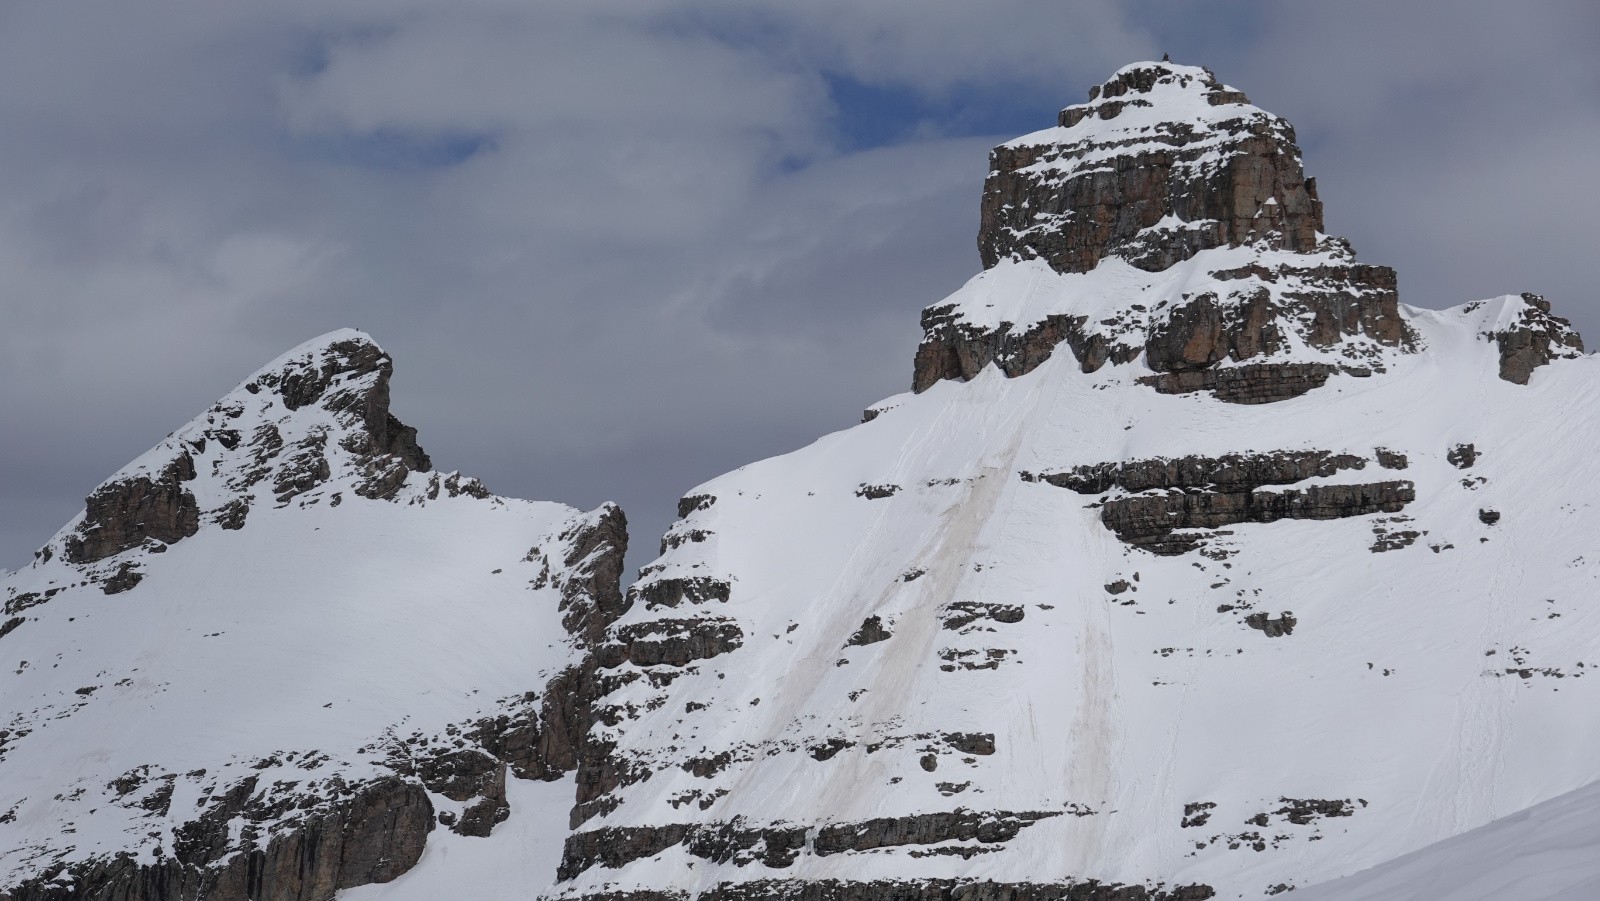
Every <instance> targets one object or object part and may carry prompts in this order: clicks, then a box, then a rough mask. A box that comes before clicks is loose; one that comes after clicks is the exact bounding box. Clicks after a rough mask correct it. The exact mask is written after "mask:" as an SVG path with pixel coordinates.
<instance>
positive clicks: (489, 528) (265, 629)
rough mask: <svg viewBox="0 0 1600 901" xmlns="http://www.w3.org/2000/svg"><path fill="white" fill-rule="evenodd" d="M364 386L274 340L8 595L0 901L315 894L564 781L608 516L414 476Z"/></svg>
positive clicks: (603, 609) (284, 898)
mask: <svg viewBox="0 0 1600 901" xmlns="http://www.w3.org/2000/svg"><path fill="white" fill-rule="evenodd" d="M391 371H392V364H391V362H390V359H389V357H388V355H387V354H385V353H384V352H383V351H382V349H381V348H379V347H378V346H377V345H376V344H375V343H373V342H372V341H371V340H370V339H369V338H367V337H366V336H365V335H362V334H360V333H358V332H351V331H343V332H335V333H333V334H331V335H327V336H324V337H322V338H320V339H318V340H316V341H313V342H310V343H308V344H306V345H304V346H302V347H300V348H297V349H296V350H294V351H291V352H290V353H288V354H286V355H284V356H283V357H281V358H279V359H278V360H276V361H274V362H272V363H270V364H268V365H267V366H266V367H264V368H263V369H261V370H260V371H259V372H257V373H256V374H255V375H253V376H251V377H250V378H249V379H248V380H246V381H245V382H244V383H243V384H241V385H240V386H239V387H238V388H237V389H236V390H234V391H232V392H230V393H229V394H228V395H227V396H226V397H224V398H223V399H222V400H220V401H218V402H217V403H216V404H215V405H214V406H213V407H211V408H210V409H209V410H207V411H206V412H205V413H203V414H202V415H201V416H199V417H197V418H196V419H195V420H194V421H193V422H191V423H189V424H188V425H186V426H184V427H183V428H181V429H179V430H177V431H176V432H174V433H173V434H172V435H171V436H169V437H168V438H167V439H166V440H164V441H163V442H162V443H161V444H160V445H158V446H157V447H155V448H153V449H152V450H151V451H150V452H148V453H147V454H145V455H143V456H142V457H140V458H139V459H138V460H136V461H134V462H133V463H131V464H129V465H128V466H127V467H125V468H124V469H123V470H122V471H120V472H118V473H116V474H115V475H113V476H112V477H111V478H110V479H108V480H107V481H106V482H105V483H104V484H102V485H101V486H100V487H99V488H97V489H95V491H94V492H93V493H92V494H90V495H89V497H88V499H87V502H86V505H85V511H84V513H83V514H82V515H81V516H79V517H78V518H77V519H76V520H74V522H72V523H70V524H69V525H68V526H67V527H66V528H64V529H63V530H62V531H61V532H60V533H59V534H58V535H57V536H56V537H55V538H54V539H52V540H51V541H50V543H48V544H47V545H46V546H45V547H44V548H43V549H41V550H40V551H39V553H38V554H37V555H36V559H35V562H34V564H33V565H32V566H31V567H28V568H26V569H24V570H22V571H20V572H18V573H14V574H11V575H10V576H9V577H8V578H7V579H6V581H5V584H4V586H3V589H0V591H3V595H0V597H3V600H4V604H5V614H6V617H7V618H6V620H5V623H6V628H5V632H4V634H3V636H0V640H3V644H0V651H4V652H5V653H6V655H7V656H6V659H7V662H8V669H7V670H6V672H4V673H0V698H3V700H4V703H5V707H4V718H5V721H4V722H3V723H0V785H3V786H4V788H3V790H0V898H5V899H14V901H45V899H50V901H56V899H66V898H73V899H91V901H94V899H100V901H112V899H115V901H155V899H168V898H206V899H212V901H244V899H247V898H248V899H253V901H291V899H292V901H329V899H332V898H333V897H334V896H335V894H336V893H337V892H339V891H341V890H344V889H349V888H352V887H355V886H361V885H366V884H372V883H387V882H390V881H391V880H394V879H395V878H397V877H399V876H400V875H402V874H404V873H405V872H407V871H408V870H410V869H411V868H412V867H413V866H414V865H415V864H416V863H417V861H418V860H419V859H420V858H421V856H422V854H423V851H424V848H425V847H426V845H427V843H428V842H429V841H430V840H437V839H436V837H435V833H436V832H440V831H448V832H449V833H453V834H454V835H457V836H462V837H463V838H467V839H480V838H482V837H485V836H489V835H490V834H491V833H493V832H494V831H495V830H496V828H497V827H499V826H500V825H501V824H502V823H503V822H504V821H505V820H506V819H507V818H508V817H509V816H510V814H511V812H512V807H511V803H510V800H509V798H510V793H509V792H508V780H517V779H532V780H561V779H565V778H568V776H567V774H568V773H570V772H571V771H572V770H574V769H575V768H576V767H577V764H578V756H579V755H578V749H579V747H580V746H581V744H582V742H583V737H584V735H585V733H586V732H587V730H588V725H589V722H590V720H591V719H592V713H591V711H590V706H591V704H592V699H593V697H594V695H595V694H596V692H597V691H598V689H597V687H596V684H595V674H596V670H597V666H596V665H595V664H594V663H593V662H592V655H591V653H590V651H591V649H592V646H593V645H594V644H595V643H596V642H597V641H598V639H599V637H600V636H601V635H602V634H603V633H604V632H605V629H606V627H607V626H608V624H609V623H610V622H611V621H612V620H613V619H615V618H616V617H617V616H618V615H619V614H620V613H621V612H622V610H623V609H624V608H625V600H624V598H623V596H622V594H621V592H620V590H619V587H618V579H619V575H620V572H621V567H622V560H623V556H624V554H625V552H626V548H627V531H626V521H625V519H624V518H623V515H622V511H621V510H619V509H617V508H616V507H614V506H609V505H608V506H605V507H602V508H601V509H599V510H596V511H593V512H591V513H580V512H579V511H577V510H573V509H571V508H567V507H562V506H560V505H557V504H535V503H529V502H526V501H516V500H510V499H506V498H499V497H495V496H494V495H492V494H490V493H489V491H488V490H487V489H486V488H484V487H483V486H482V485H481V484H480V483H478V482H477V481H476V480H474V479H470V478H466V477H463V476H460V475H458V474H455V473H445V474H441V473H436V472H433V471H432V466H431V462H430V460H429V458H428V456H427V454H426V453H424V452H423V450H422V448H421V447H420V446H419V445H418V444H417V438H416V430H415V429H413V428H411V427H409V426H406V425H404V424H403V423H402V422H401V421H400V420H399V419H397V418H396V417H395V416H394V414H393V413H392V412H391V411H390V409H389V377H390V374H391ZM108 595H116V597H115V598H110V597H108ZM111 736H114V737H115V738H114V742H115V743H114V745H112V746H111V747H109V748H108V747H106V741H107V739H108V737H111ZM524 814H525V815H526V814H527V812H524ZM533 815H536V816H538V815H547V816H550V817H552V818H554V819H555V821H557V822H565V820H566V810H565V809H564V807H563V808H562V809H559V810H544V811H534V812H533Z"/></svg>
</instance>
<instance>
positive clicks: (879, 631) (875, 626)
mask: <svg viewBox="0 0 1600 901" xmlns="http://www.w3.org/2000/svg"><path fill="white" fill-rule="evenodd" d="M892 637H893V636H892V635H891V634H890V632H889V630H888V629H885V628H884V627H883V618H882V617H880V616H869V617H867V618H866V619H864V620H862V621H861V628H859V629H857V630H856V631H855V633H854V634H853V635H851V636H850V638H849V640H847V641H846V642H845V646H846V647H861V646H862V645H869V644H877V643H878V642H880V641H888V640H889V639H890V638H892Z"/></svg>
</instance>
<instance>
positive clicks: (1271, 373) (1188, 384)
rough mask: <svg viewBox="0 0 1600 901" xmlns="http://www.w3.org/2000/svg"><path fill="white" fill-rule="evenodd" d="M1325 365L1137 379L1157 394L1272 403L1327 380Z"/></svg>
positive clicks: (1262, 366)
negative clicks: (1206, 394) (1208, 394)
mask: <svg viewBox="0 0 1600 901" xmlns="http://www.w3.org/2000/svg"><path fill="white" fill-rule="evenodd" d="M1337 371H1338V370H1336V369H1335V368H1334V367H1332V366H1329V365H1327V364H1326V363H1254V364H1250V365H1246V366H1233V367H1230V368H1227V369H1198V370H1196V369H1188V370H1181V371H1178V372H1166V373H1162V374H1161V375H1152V376H1146V377H1144V378H1142V379H1140V380H1139V382H1140V383H1141V384H1144V385H1149V386H1150V387H1152V388H1154V389H1156V391H1158V392H1160V393H1161V394H1193V393H1195V392H1197V391H1209V392H1211V394H1212V396H1213V397H1215V398H1216V399H1217V400H1220V401H1223V402H1225V403H1230V404H1272V403H1277V402H1278V401H1281V400H1289V399H1290V398H1293V397H1299V396H1300V395H1302V394H1306V393H1308V392H1310V391H1313V390H1315V389H1317V388H1321V387H1322V386H1323V385H1324V384H1326V383H1327V381H1328V376H1330V375H1333V374H1334V373H1335V372H1337Z"/></svg>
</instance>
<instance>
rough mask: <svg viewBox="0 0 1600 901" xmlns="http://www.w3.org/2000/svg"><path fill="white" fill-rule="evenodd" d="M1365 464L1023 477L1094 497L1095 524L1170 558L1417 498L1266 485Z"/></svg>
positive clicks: (1183, 467)
mask: <svg viewBox="0 0 1600 901" xmlns="http://www.w3.org/2000/svg"><path fill="white" fill-rule="evenodd" d="M1367 463H1368V461H1367V460H1366V459H1365V458H1363V457H1358V456H1355V455H1352V454H1335V453H1332V452H1329V451H1280V452H1278V453H1275V454H1228V455H1225V456H1221V457H1199V456H1190V457H1180V458H1178V459H1175V460H1168V459H1154V460H1132V461H1127V462H1121V463H1102V464H1099V465H1095V466H1078V467H1074V468H1073V469H1071V470H1069V471H1066V472H1057V473H1043V474H1035V473H1030V472H1024V473H1022V479H1023V480H1024V481H1037V482H1047V483H1049V484H1051V485H1055V486H1057V487H1061V488H1069V489H1071V490H1073V491H1076V492H1078V493H1079V494H1086V495H1099V496H1100V500H1099V502H1098V504H1097V505H1098V506H1099V508H1100V521H1101V523H1102V524H1104V525H1105V527H1106V528H1107V529H1110V530H1111V531H1112V532H1113V533H1115V534H1116V536H1117V538H1119V539H1121V540H1122V541H1124V542H1126V543H1128V544H1130V545H1132V546H1134V547H1138V548H1141V549H1143V550H1146V551H1150V552H1151V553H1154V554H1160V555H1164V556H1171V555H1177V554H1183V553H1187V552H1188V551H1192V550H1194V549H1195V548H1197V547H1200V546H1201V545H1202V544H1203V543H1205V541H1206V539H1207V538H1208V537H1210V536H1211V534H1213V533H1215V532H1216V530H1218V529H1224V528H1226V527H1228V526H1232V525H1239V524H1242V523H1270V522H1276V521H1278V520H1282V519H1309V520H1327V519H1344V518H1346V517H1351V516H1367V515H1370V514H1374V513H1399V512H1400V511H1401V510H1404V509H1405V506H1406V505H1407V504H1409V503H1410V502H1412V501H1414V500H1416V488H1415V486H1414V485H1413V484H1412V483H1411V482H1409V481H1404V480H1385V481H1381V482H1362V483H1336V484H1316V485H1308V486H1305V487H1301V488H1283V489H1278V490H1273V489H1268V488H1267V487H1266V486H1269V485H1271V486H1278V485H1285V486H1287V485H1293V484H1294V483H1296V482H1303V481H1306V480H1308V479H1313V478H1318V477H1328V476H1332V475H1334V474H1336V473H1338V472H1340V471H1341V470H1349V469H1364V468H1366V465H1367ZM1114 492H1115V493H1114Z"/></svg>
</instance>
